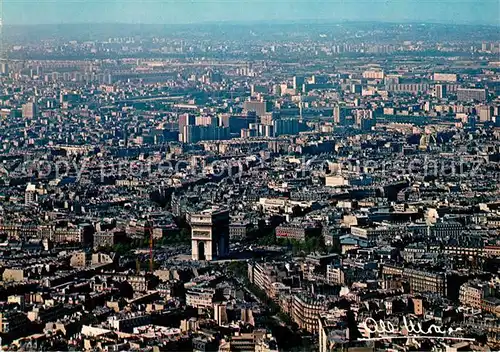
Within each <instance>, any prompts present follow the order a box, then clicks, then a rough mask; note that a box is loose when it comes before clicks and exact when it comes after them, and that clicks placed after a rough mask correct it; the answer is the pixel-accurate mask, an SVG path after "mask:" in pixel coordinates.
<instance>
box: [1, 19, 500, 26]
mask: <svg viewBox="0 0 500 352" xmlns="http://www.w3.org/2000/svg"><path fill="white" fill-rule="evenodd" d="M308 22H309V24H313V25H314V24H337V25H338V24H356V23H359V24H405V25H442V26H480V27H500V23H480V22H476V21H470V22H436V21H404V20H401V21H397V20H395V21H378V20H355V19H341V20H334V19H331V20H329V19H308V18H305V19H288V20H286V19H285V20H281V21H275V20H271V19H269V20H238V21H231V20H220V21H198V22H175V23H154V22H144V23H141V22H117V21H110V22H101V21H99V22H92V21H88V22H86V21H83V22H48V23H42V22H41V23H7V24H6V23H4V24H3V27H4V28H5V27H36V26H79V25H128V26H131V25H132V26H188V25H191V26H192V25H195V26H196V25H248V24H255V23H260V24H268V25H289V24H301V25H303V24H308Z"/></svg>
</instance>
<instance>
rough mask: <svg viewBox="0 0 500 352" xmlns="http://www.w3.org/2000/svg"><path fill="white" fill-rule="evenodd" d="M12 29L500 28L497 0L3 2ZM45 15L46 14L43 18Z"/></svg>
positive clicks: (90, 0) (72, 0) (6, 21)
mask: <svg viewBox="0 0 500 352" xmlns="http://www.w3.org/2000/svg"><path fill="white" fill-rule="evenodd" d="M4 12H5V15H4V16H3V17H4V23H5V24H7V25H29V24H72V23H131V24H138V23H142V24H191V23H192V24H195V23H207V22H208V23H213V22H237V23H241V22H250V23H251V22H295V21H300V22H303V21H308V20H310V19H314V20H315V21H329V22H342V21H349V22H352V21H363V22H404V23H412V22H413V23H414V22H425V23H427V22H428V23H446V24H487V25H499V22H498V18H499V12H500V9H499V4H498V2H497V1H495V0H480V1H469V0H462V1H453V0H446V1H440V2H430V1H424V2H422V1H416V0H386V1H380V0H375V1H352V0H347V1H337V0H332V1H326V0H312V1H308V2H307V1H279V0H273V1H271V2H265V1H261V0H243V1H242V0H197V1H190V2H189V3H185V2H183V3H181V2H180V1H178V0H146V1H137V0H135V1H117V0H107V1H104V2H97V1H95V0H70V1H67V0H50V1H38V2H34V1H29V0H20V1H17V0H16V1H12V0H4ZM40 14H43V16H40Z"/></svg>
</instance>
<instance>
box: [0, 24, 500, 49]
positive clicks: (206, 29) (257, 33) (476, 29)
mask: <svg viewBox="0 0 500 352" xmlns="http://www.w3.org/2000/svg"><path fill="white" fill-rule="evenodd" d="M499 29H500V27H498V26H486V25H450V24H418V23H415V24H410V23H403V24H397V23H374V22H340V23H331V22H321V21H297V22H293V23H269V22H247V23H228V22H219V23H203V24H177V25H157V24H105V23H102V24H94V23H93V24H47V25H31V26H24V25H16V26H12V25H11V26H5V27H4V40H5V41H6V42H7V43H10V44H15V45H20V44H22V43H27V42H37V41H40V40H54V39H55V40H61V41H68V40H78V41H87V40H107V39H108V38H115V37H142V38H148V37H172V38H178V39H182V38H185V39H193V38H204V39H220V40H224V39H227V40H242V39H245V38H250V39H252V38H253V40H258V39H264V40H284V39H289V38H290V37H293V38H295V39H297V38H300V37H304V38H309V39H310V38H319V37H320V35H321V37H322V38H324V39H325V40H336V39H339V38H344V39H345V36H346V35H352V34H353V33H358V35H357V36H356V37H360V35H361V37H363V36H364V34H365V35H366V34H367V33H370V35H369V36H368V35H366V36H367V37H370V38H372V39H375V40H377V39H381V40H384V39H393V40H398V41H399V40H426V39H432V40H435V41H440V40H450V41H451V40H453V41H456V40H462V39H467V40H474V39H476V38H477V39H478V40H492V41H496V40H498V37H499V34H500V32H499Z"/></svg>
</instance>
